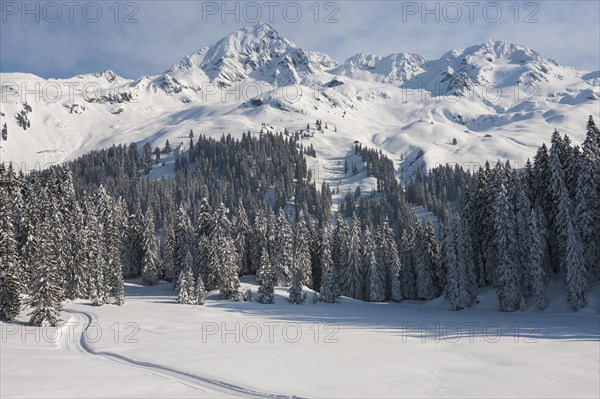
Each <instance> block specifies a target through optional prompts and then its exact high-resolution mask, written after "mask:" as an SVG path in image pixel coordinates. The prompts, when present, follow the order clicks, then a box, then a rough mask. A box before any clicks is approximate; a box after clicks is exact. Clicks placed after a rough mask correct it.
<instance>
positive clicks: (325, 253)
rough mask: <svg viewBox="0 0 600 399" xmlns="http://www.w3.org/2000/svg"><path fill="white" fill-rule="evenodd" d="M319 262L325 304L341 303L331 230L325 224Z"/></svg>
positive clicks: (322, 295)
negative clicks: (332, 250) (332, 251)
mask: <svg viewBox="0 0 600 399" xmlns="http://www.w3.org/2000/svg"><path fill="white" fill-rule="evenodd" d="M319 261H320V263H321V268H322V278H321V292H320V294H321V297H322V298H323V301H324V302H328V303H335V302H339V296H340V286H339V276H338V274H337V270H336V268H335V267H334V263H333V257H332V253H331V230H330V227H329V225H328V224H325V226H324V227H323V234H322V235H321V251H320V253H319Z"/></svg>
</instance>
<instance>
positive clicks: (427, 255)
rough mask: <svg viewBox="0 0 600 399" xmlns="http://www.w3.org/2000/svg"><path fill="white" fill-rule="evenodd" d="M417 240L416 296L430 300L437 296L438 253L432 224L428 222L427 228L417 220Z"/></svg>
mask: <svg viewBox="0 0 600 399" xmlns="http://www.w3.org/2000/svg"><path fill="white" fill-rule="evenodd" d="M416 234H417V242H418V245H417V246H416V259H415V269H416V272H417V273H416V274H417V275H416V278H417V297H419V298H420V299H425V300H431V299H433V298H435V297H436V296H437V289H436V286H435V272H436V270H437V269H438V262H439V253H438V247H437V243H436V242H435V233H434V231H433V225H431V223H429V225H428V226H427V230H426V229H424V228H422V227H421V225H420V224H419V223H418V222H417V226H416Z"/></svg>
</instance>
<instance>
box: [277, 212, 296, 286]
mask: <svg viewBox="0 0 600 399" xmlns="http://www.w3.org/2000/svg"><path fill="white" fill-rule="evenodd" d="M276 225H277V235H276V236H275V255H274V259H273V267H274V269H275V276H276V277H277V285H280V286H286V285H288V284H289V282H290V274H291V269H292V262H293V255H294V254H293V251H294V236H293V233H292V229H291V227H290V224H289V222H288V220H287V217H286V216H285V213H284V212H283V210H282V209H280V210H279V215H278V216H277V222H276Z"/></svg>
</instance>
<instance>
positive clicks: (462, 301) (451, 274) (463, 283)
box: [442, 219, 471, 310]
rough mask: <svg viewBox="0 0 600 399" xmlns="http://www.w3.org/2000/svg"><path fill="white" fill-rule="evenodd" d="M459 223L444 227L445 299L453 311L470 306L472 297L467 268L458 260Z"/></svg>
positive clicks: (455, 222)
mask: <svg viewBox="0 0 600 399" xmlns="http://www.w3.org/2000/svg"><path fill="white" fill-rule="evenodd" d="M458 229H459V221H458V220H457V219H451V220H450V221H447V222H446V224H445V225H444V234H443V239H444V243H443V245H442V248H443V252H444V253H443V258H444V263H445V265H446V270H447V271H448V274H447V278H446V282H447V283H446V287H445V289H444V297H445V298H446V300H447V301H448V303H450V306H451V307H452V309H453V310H462V309H464V308H466V307H467V306H469V303H470V300H471V299H470V295H469V290H468V279H467V268H466V265H465V263H464V262H461V260H460V259H459V258H458V256H457V255H458V252H459V250H458V247H457V233H458Z"/></svg>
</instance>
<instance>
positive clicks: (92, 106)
mask: <svg viewBox="0 0 600 399" xmlns="http://www.w3.org/2000/svg"><path fill="white" fill-rule="evenodd" d="M399 45H401V43H399ZM0 80H1V83H2V86H1V91H2V93H1V95H2V103H1V104H0V105H1V111H0V127H2V126H4V124H6V133H7V140H6V141H0V146H1V147H2V148H1V149H0V160H2V161H14V162H17V163H24V164H25V165H24V166H25V167H26V168H29V169H31V168H33V167H35V164H36V163H39V164H40V166H43V165H46V164H48V163H54V162H63V161H65V160H68V159H72V158H73V157H76V156H78V155H80V154H82V153H85V152H88V151H90V150H93V149H97V148H102V147H107V146H110V145H112V144H114V143H129V142H139V143H142V142H150V143H151V144H152V146H153V147H154V146H163V145H164V143H165V141H166V140H167V139H169V140H170V142H171V143H178V142H183V145H182V147H181V150H185V148H186V146H187V143H188V140H187V134H188V132H189V130H190V129H192V130H193V131H194V132H197V133H198V134H207V135H214V136H220V135H222V134H223V133H231V134H233V135H240V134H241V133H242V132H246V131H251V132H255V133H258V132H260V131H264V129H265V128H266V129H268V130H273V131H284V129H288V130H290V131H294V130H301V129H306V127H307V124H314V123H315V121H316V120H317V119H319V120H322V122H323V124H327V125H328V126H329V127H330V128H329V129H328V130H327V129H326V131H325V133H322V134H321V133H318V134H316V135H311V136H312V137H307V138H305V140H307V143H308V142H309V141H310V143H311V144H313V146H314V147H315V149H316V152H317V158H319V159H323V160H334V159H340V157H344V156H345V155H346V154H347V153H348V152H349V151H350V150H351V145H352V143H353V142H354V141H360V142H361V143H363V144H365V145H368V146H372V147H378V148H381V149H382V150H383V151H385V152H386V153H387V154H388V155H390V156H391V157H392V158H393V159H394V160H395V161H396V162H397V164H398V168H399V170H404V171H407V169H408V168H411V167H415V166H417V165H420V166H422V165H423V162H425V163H426V164H427V165H429V166H433V165H434V164H435V163H438V162H439V163H445V162H462V163H481V162H483V161H485V160H486V159H492V160H494V159H496V158H502V159H511V160H513V161H515V162H517V163H519V162H523V161H524V160H525V159H526V158H527V157H529V156H531V155H532V154H533V152H534V151H535V148H536V147H537V146H538V145H539V144H541V142H542V141H544V140H546V139H547V137H548V136H549V135H550V134H551V132H552V131H553V130H554V129H555V128H558V129H559V130H560V131H562V132H564V133H567V134H569V135H570V136H572V138H573V140H574V141H575V142H577V141H581V140H582V139H583V136H584V127H585V122H586V120H587V115H589V114H592V115H593V116H594V117H596V118H598V114H599V109H600V103H599V99H600V72H599V71H593V72H590V71H584V70H581V69H578V68H574V67H569V66H563V65H559V64H557V63H556V62H555V61H553V60H550V59H547V58H544V57H542V56H541V55H539V54H538V53H536V52H535V51H533V50H531V49H529V48H527V47H525V46H521V45H518V44H513V43H506V42H502V41H494V40H488V41H487V42H485V43H483V44H480V45H475V46H472V47H469V48H466V49H455V50H451V51H449V52H447V53H445V54H444V55H442V56H441V57H440V58H439V59H435V60H428V59H426V58H424V57H422V56H420V55H418V54H408V53H395V54H390V55H388V56H384V57H382V56H378V55H373V54H370V55H366V54H357V55H355V56H353V57H350V58H349V59H348V60H346V61H345V62H344V63H342V64H338V63H337V62H336V61H334V60H333V59H332V58H331V57H329V56H328V55H326V54H323V53H319V52H314V51H307V50H303V49H302V48H300V47H298V46H297V45H296V44H294V43H292V42H291V41H289V40H287V39H286V38H284V37H283V36H281V35H280V34H279V33H278V32H277V31H276V30H275V29H274V28H273V27H272V26H271V25H268V24H258V25H255V26H252V27H247V28H244V29H241V30H239V31H237V32H234V33H232V34H230V35H228V36H226V37H224V38H223V39H221V40H220V41H218V42H217V43H216V44H214V45H213V46H210V47H205V48H203V49H201V50H199V51H198V52H196V53H194V54H191V55H189V56H186V57H185V58H183V59H182V60H181V61H180V62H179V63H178V64H176V65H174V66H172V67H171V68H169V69H168V70H167V71H166V72H164V73H163V74H161V75H158V76H144V77H141V78H139V79H136V80H128V79H124V78H122V77H119V76H118V75H116V74H115V73H114V72H112V71H110V70H109V71H104V72H100V73H94V74H85V75H79V76H76V77H73V78H70V79H42V78H40V77H37V76H35V75H31V74H27V73H1V74H0ZM34 92H36V93H37V97H38V98H36V95H35V94H33V93H34ZM598 119H600V118H598ZM263 124H264V125H263ZM454 139H456V143H457V144H456V145H453V144H452V142H453V141H454ZM401 159H402V160H401Z"/></svg>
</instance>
